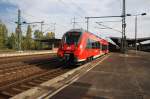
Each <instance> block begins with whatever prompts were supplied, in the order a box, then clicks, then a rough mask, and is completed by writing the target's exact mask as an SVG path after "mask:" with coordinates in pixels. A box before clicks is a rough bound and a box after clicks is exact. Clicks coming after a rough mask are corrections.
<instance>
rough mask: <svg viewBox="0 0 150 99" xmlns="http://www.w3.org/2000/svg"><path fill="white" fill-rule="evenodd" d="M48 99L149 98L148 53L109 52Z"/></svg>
mask: <svg viewBox="0 0 150 99" xmlns="http://www.w3.org/2000/svg"><path fill="white" fill-rule="evenodd" d="M48 98H50V99H150V53H145V52H137V53H136V54H135V52H134V51H130V52H129V53H127V54H120V53H110V56H109V57H108V58H107V59H105V60H104V61H103V62H101V63H100V64H98V65H97V66H96V67H94V68H93V69H91V70H90V71H88V72H87V73H86V74H85V75H83V76H81V77H79V79H77V80H76V81H74V82H73V83H72V84H70V85H69V86H66V87H64V88H63V89H61V90H59V91H57V92H55V94H53V95H51V96H50V97H48Z"/></svg>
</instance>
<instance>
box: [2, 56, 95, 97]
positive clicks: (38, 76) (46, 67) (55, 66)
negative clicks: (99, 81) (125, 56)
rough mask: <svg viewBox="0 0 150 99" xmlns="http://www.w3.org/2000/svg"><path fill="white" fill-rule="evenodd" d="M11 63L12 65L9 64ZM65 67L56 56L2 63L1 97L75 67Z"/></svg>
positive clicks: (22, 90) (9, 95) (33, 85)
mask: <svg viewBox="0 0 150 99" xmlns="http://www.w3.org/2000/svg"><path fill="white" fill-rule="evenodd" d="M42 57H43V56H42ZM31 58H32V57H31ZM21 60H23V59H21ZM94 62H96V61H93V63H94ZM9 64H11V66H8V65H9ZM64 67H65V65H64V64H62V63H61V62H58V60H57V58H56V57H53V58H52V57H51V58H47V59H45V58H39V57H36V59H35V60H31V59H27V60H25V59H24V60H23V62H22V61H20V62H18V64H17V62H16V61H15V62H13V61H11V62H10V63H8V64H2V66H0V99H7V98H10V97H13V96H15V95H17V94H19V93H21V92H24V91H26V90H28V89H31V88H33V87H35V86H38V85H40V84H41V83H43V82H45V81H48V80H50V79H53V78H55V77H57V76H59V75H61V74H64V73H66V72H68V71H69V70H71V69H73V68H74V67H73V68H64Z"/></svg>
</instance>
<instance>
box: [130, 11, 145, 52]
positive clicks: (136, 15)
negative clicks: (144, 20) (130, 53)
mask: <svg viewBox="0 0 150 99" xmlns="http://www.w3.org/2000/svg"><path fill="white" fill-rule="evenodd" d="M144 15H146V13H141V14H135V15H131V14H127V16H135V51H136V53H137V44H136V43H137V18H138V16H144Z"/></svg>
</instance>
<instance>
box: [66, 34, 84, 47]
mask: <svg viewBox="0 0 150 99" xmlns="http://www.w3.org/2000/svg"><path fill="white" fill-rule="evenodd" d="M80 36H81V33H80V32H69V33H66V34H65V36H64V42H65V43H66V44H77V43H78V41H79V38H80Z"/></svg>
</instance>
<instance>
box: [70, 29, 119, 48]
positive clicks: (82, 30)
mask: <svg viewBox="0 0 150 99" xmlns="http://www.w3.org/2000/svg"><path fill="white" fill-rule="evenodd" d="M67 32H88V33H90V34H92V35H94V36H96V37H97V38H100V39H104V40H105V41H108V42H109V43H111V44H113V45H116V46H117V44H116V43H115V42H114V41H112V40H111V39H110V38H104V37H100V36H97V35H95V34H94V33H91V32H89V31H87V30H84V29H82V28H81V29H71V30H69V31H67Z"/></svg>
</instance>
